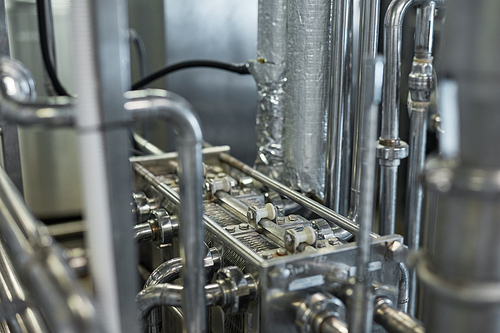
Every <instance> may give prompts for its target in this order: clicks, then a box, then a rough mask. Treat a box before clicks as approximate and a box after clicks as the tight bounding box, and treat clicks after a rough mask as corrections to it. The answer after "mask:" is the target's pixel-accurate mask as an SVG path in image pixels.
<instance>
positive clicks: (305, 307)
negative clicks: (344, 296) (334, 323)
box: [296, 293, 346, 333]
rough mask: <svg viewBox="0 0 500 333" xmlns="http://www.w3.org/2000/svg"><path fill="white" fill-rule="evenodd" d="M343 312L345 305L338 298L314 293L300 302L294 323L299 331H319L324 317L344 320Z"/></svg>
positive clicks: (302, 332)
mask: <svg viewBox="0 0 500 333" xmlns="http://www.w3.org/2000/svg"><path fill="white" fill-rule="evenodd" d="M345 314H346V311H345V306H344V303H342V302H341V301H340V299H338V298H337V297H334V296H332V295H330V294H324V293H315V294H312V295H310V296H308V297H307V298H306V299H305V300H304V301H303V302H302V303H300V305H299V307H298V310H297V314H296V324H297V325H298V326H299V328H300V331H301V333H310V332H320V326H321V324H322V323H323V320H324V319H326V318H329V317H335V318H337V319H340V320H345Z"/></svg>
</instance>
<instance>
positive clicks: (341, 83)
mask: <svg viewBox="0 0 500 333" xmlns="http://www.w3.org/2000/svg"><path fill="white" fill-rule="evenodd" d="M332 1H333V7H332V45H331V51H332V55H331V65H330V66H331V77H330V91H329V107H328V127H327V141H326V176H325V206H327V207H329V208H330V209H332V210H334V211H336V212H339V208H340V203H341V197H342V196H343V195H345V193H343V191H342V181H341V179H342V167H343V165H344V163H345V162H344V161H343V159H346V158H349V157H348V156H346V155H345V145H346V144H349V142H346V141H344V136H345V134H346V133H345V131H346V129H347V128H349V127H350V124H347V126H346V124H344V122H345V121H347V122H348V120H349V119H345V118H346V114H347V112H348V111H349V110H350V105H349V98H350V95H349V92H350V83H351V82H350V79H349V75H350V74H351V72H350V68H349V60H350V59H349V57H350V54H349V24H350V22H349V21H350V15H349V14H350V10H351V8H350V7H351V2H350V1H346V0H332Z"/></svg>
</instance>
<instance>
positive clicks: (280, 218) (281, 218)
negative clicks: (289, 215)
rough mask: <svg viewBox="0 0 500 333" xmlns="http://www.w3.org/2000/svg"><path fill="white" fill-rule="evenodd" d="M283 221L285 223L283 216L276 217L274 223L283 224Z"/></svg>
mask: <svg viewBox="0 0 500 333" xmlns="http://www.w3.org/2000/svg"><path fill="white" fill-rule="evenodd" d="M284 223H285V218H283V217H278V218H277V219H276V224H278V225H282V224H284Z"/></svg>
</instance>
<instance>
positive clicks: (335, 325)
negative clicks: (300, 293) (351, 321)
mask: <svg viewBox="0 0 500 333" xmlns="http://www.w3.org/2000/svg"><path fill="white" fill-rule="evenodd" d="M348 332H349V330H348V329H347V326H346V324H345V323H344V322H343V321H341V320H339V319H337V318H335V317H328V318H326V319H325V320H323V322H322V323H321V326H320V329H319V332H318V333H348Z"/></svg>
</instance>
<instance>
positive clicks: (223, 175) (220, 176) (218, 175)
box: [217, 172, 226, 178]
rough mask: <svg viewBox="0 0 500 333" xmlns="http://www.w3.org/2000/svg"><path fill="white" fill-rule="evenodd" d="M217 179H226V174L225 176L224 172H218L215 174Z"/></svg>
mask: <svg viewBox="0 0 500 333" xmlns="http://www.w3.org/2000/svg"><path fill="white" fill-rule="evenodd" d="M217 177H219V178H224V177H226V174H225V173H224V172H219V173H218V174H217Z"/></svg>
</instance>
